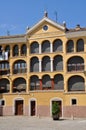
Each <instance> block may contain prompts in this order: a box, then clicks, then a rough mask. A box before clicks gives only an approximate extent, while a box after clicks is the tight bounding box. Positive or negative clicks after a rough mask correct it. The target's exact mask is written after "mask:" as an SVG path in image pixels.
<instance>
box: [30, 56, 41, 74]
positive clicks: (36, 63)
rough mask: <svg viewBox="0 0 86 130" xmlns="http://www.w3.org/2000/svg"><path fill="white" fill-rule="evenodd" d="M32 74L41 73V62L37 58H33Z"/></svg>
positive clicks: (31, 63)
mask: <svg viewBox="0 0 86 130" xmlns="http://www.w3.org/2000/svg"><path fill="white" fill-rule="evenodd" d="M30 72H39V60H38V58H37V57H32V58H31V60H30Z"/></svg>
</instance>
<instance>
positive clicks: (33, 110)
mask: <svg viewBox="0 0 86 130" xmlns="http://www.w3.org/2000/svg"><path fill="white" fill-rule="evenodd" d="M30 106H31V116H35V115H36V102H35V101H31V102H30Z"/></svg>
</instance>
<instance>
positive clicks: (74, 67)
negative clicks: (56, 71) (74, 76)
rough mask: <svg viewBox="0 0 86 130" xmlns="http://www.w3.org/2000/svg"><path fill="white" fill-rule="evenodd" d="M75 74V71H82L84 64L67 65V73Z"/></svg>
mask: <svg viewBox="0 0 86 130" xmlns="http://www.w3.org/2000/svg"><path fill="white" fill-rule="evenodd" d="M75 71H76V72H77V71H79V72H80V71H84V64H83V63H78V64H68V66H67V72H75Z"/></svg>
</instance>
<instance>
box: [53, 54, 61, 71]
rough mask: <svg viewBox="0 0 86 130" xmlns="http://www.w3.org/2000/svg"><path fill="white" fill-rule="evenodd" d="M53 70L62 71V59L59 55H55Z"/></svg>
mask: <svg viewBox="0 0 86 130" xmlns="http://www.w3.org/2000/svg"><path fill="white" fill-rule="evenodd" d="M53 69H54V71H56V70H58V71H60V70H63V57H62V56H60V55H57V56H55V57H54V60H53Z"/></svg>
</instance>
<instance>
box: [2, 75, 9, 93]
mask: <svg viewBox="0 0 86 130" xmlns="http://www.w3.org/2000/svg"><path fill="white" fill-rule="evenodd" d="M9 91H10V82H9V80H8V79H5V78H4V79H0V93H8V92H9Z"/></svg>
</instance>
